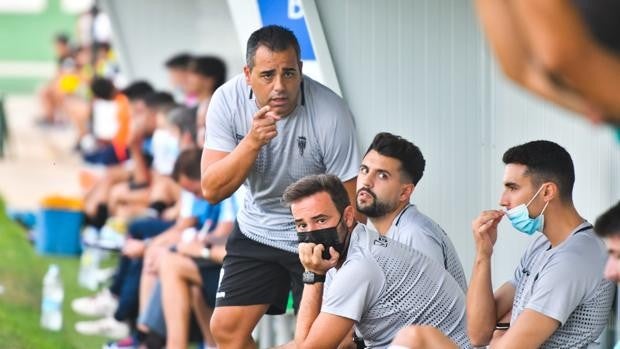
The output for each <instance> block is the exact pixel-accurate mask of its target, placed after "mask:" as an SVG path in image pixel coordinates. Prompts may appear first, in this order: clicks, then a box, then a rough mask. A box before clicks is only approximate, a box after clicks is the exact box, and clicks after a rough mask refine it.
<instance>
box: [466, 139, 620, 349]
mask: <svg viewBox="0 0 620 349" xmlns="http://www.w3.org/2000/svg"><path fill="white" fill-rule="evenodd" d="M503 161H504V163H505V164H506V167H505V169H504V180H503V181H504V191H503V192H502V195H501V197H500V205H501V206H502V207H503V208H504V210H488V211H483V212H482V213H481V214H480V215H479V216H478V217H477V218H476V219H475V220H474V221H473V223H472V229H473V233H474V240H475V242H476V259H475V263H474V267H473V272H472V278H471V283H470V285H469V290H468V293H467V309H468V311H467V324H468V332H469V336H470V339H471V341H472V344H474V345H476V346H482V345H487V344H489V342H491V345H492V346H493V347H497V348H508V347H512V346H514V345H518V347H519V348H538V347H541V346H542V347H548V346H549V347H551V346H553V347H562V348H569V347H570V348H575V347H578V348H581V347H585V346H588V345H591V344H593V343H596V340H597V338H598V337H599V335H600V333H601V332H602V331H603V329H604V328H605V326H606V324H607V318H608V315H609V311H610V310H611V303H612V300H613V293H614V285H613V283H611V282H610V281H608V280H605V279H604V277H603V269H604V266H605V245H604V244H603V242H602V241H601V240H600V239H599V238H598V237H596V235H595V234H594V231H593V229H592V225H591V224H590V223H588V222H587V221H585V220H584V219H583V218H582V217H581V216H580V215H579V213H578V212H577V210H576V209H575V206H574V205H573V201H572V190H573V183H574V181H575V174H574V168H573V162H572V160H571V157H570V155H569V154H568V152H567V151H566V150H565V149H564V148H562V147H561V146H559V145H558V144H556V143H553V142H549V141H533V142H529V143H525V144H522V145H518V146H515V147H513V148H510V149H509V150H508V151H506V153H504V156H503ZM504 217H506V218H507V219H508V220H509V221H510V223H511V224H512V225H513V227H514V228H515V229H516V230H518V231H520V232H521V233H525V234H527V235H533V234H534V233H535V232H537V231H538V232H541V233H542V234H540V235H536V236H534V237H533V238H532V242H531V243H530V245H529V246H528V248H527V249H526V251H525V253H524V254H523V255H522V257H521V261H520V263H519V265H518V266H517V268H516V269H515V273H514V277H513V279H512V280H510V281H508V282H506V283H504V284H503V285H502V286H501V287H500V288H499V289H497V290H496V291H495V292H493V290H492V286H491V258H492V255H493V245H494V244H495V241H496V239H497V225H498V224H499V222H500V221H501V220H502V218H504ZM502 319H506V320H503V321H506V322H508V321H509V324H508V323H507V324H506V325H505V326H501V327H508V329H505V328H504V329H502V330H499V331H496V325H497V323H498V321H500V320H502ZM503 321H502V322H503ZM494 332H495V333H494ZM492 339H493V340H492Z"/></svg>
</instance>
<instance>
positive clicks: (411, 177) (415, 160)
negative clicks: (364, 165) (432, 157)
mask: <svg viewBox="0 0 620 349" xmlns="http://www.w3.org/2000/svg"><path fill="white" fill-rule="evenodd" d="M371 150H374V151H376V152H377V153H379V154H381V155H383V156H388V157H391V158H395V159H397V160H398V161H400V167H401V172H402V174H403V175H404V177H405V179H406V180H408V181H411V182H413V184H415V185H418V182H419V181H420V179H421V178H422V175H423V174H424V167H425V166H426V160H424V156H423V155H422V152H421V151H420V148H418V147H417V146H416V145H415V144H413V143H411V142H409V141H408V140H406V139H404V138H402V137H401V136H396V135H393V134H391V133H388V132H381V133H378V134H377V135H376V136H375V139H373V140H372V143H370V146H369V147H368V150H366V154H368V153H369V152H370V151H371Z"/></svg>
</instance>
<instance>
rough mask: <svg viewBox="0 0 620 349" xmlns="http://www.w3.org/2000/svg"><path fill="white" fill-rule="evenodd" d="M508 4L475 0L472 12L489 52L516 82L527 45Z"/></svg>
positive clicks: (520, 71)
mask: <svg viewBox="0 0 620 349" xmlns="http://www.w3.org/2000/svg"><path fill="white" fill-rule="evenodd" d="M512 7H513V6H512V3H511V1H507V0H500V1H497V0H476V12H477V13H478V18H479V19H480V22H481V24H482V29H483V31H484V34H485V35H486V38H487V40H488V41H489V44H490V46H491V49H492V50H493V52H494V53H495V55H496V57H497V60H498V61H499V64H500V66H501V68H502V70H503V71H504V73H505V74H506V75H508V77H510V78H511V79H513V80H519V79H520V77H521V75H522V74H523V72H524V71H525V69H526V66H527V62H528V56H527V43H526V42H525V38H524V37H523V36H522V33H521V30H520V28H519V27H518V25H517V20H516V18H515V14H514V13H513V12H514V11H513V8H512Z"/></svg>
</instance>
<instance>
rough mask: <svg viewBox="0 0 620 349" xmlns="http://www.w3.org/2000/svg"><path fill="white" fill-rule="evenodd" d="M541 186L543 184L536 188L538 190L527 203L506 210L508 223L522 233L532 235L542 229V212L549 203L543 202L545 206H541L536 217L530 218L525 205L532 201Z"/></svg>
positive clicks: (543, 217) (543, 220) (543, 222)
mask: <svg viewBox="0 0 620 349" xmlns="http://www.w3.org/2000/svg"><path fill="white" fill-rule="evenodd" d="M542 188H543V186H540V188H538V191H537V192H536V194H534V197H532V198H531V199H530V201H528V203H527V204H521V205H518V206H515V207H513V208H511V209H510V210H508V211H506V217H508V219H509V220H510V224H512V226H513V227H514V228H515V229H517V230H518V231H520V232H522V233H524V234H527V235H532V234H534V233H535V232H537V231H540V232H542V231H543V227H544V224H545V216H544V215H543V213H544V212H545V209H546V208H547V205H549V202H547V203H546V204H545V207H543V209H542V211H541V212H540V215H539V216H538V217H536V218H530V213H529V211H528V210H527V207H528V206H529V205H530V204H531V203H532V201H534V199H535V198H536V196H538V193H540V191H541V190H542Z"/></svg>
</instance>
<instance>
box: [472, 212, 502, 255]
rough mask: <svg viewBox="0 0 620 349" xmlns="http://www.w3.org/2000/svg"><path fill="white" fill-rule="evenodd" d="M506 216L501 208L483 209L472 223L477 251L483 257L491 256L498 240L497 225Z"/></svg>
mask: <svg viewBox="0 0 620 349" xmlns="http://www.w3.org/2000/svg"><path fill="white" fill-rule="evenodd" d="M502 217H504V212H503V211H499V210H488V211H483V212H482V213H481V214H480V215H479V216H478V217H477V218H476V219H474V221H473V222H472V223H471V229H472V231H473V233H474V240H475V242H476V252H477V253H478V254H479V255H480V256H482V257H491V255H492V254H493V246H494V245H495V241H497V225H498V224H499V222H500V221H501V220H502Z"/></svg>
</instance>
